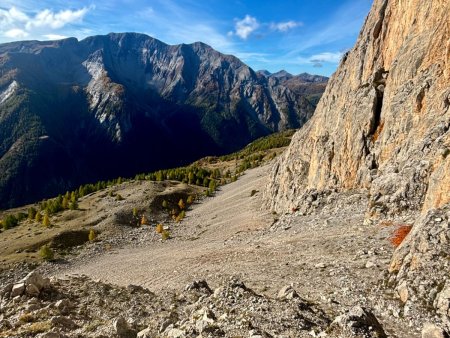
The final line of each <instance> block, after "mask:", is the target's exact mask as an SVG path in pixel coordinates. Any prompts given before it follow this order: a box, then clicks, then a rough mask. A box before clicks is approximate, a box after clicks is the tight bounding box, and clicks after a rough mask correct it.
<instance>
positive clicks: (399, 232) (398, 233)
mask: <svg viewBox="0 0 450 338" xmlns="http://www.w3.org/2000/svg"><path fill="white" fill-rule="evenodd" d="M411 229H412V225H408V224H402V225H400V226H399V227H398V228H397V229H396V230H395V231H394V233H393V234H392V236H391V238H390V242H391V243H392V245H393V246H394V247H398V246H399V245H400V244H401V243H402V242H403V240H404V239H405V237H406V236H407V235H408V234H409V232H410V231H411Z"/></svg>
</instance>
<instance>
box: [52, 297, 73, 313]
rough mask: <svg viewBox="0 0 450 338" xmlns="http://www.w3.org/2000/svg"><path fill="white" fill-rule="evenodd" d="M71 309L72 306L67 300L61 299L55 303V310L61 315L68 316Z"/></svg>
mask: <svg viewBox="0 0 450 338" xmlns="http://www.w3.org/2000/svg"><path fill="white" fill-rule="evenodd" d="M72 307H73V305H72V303H71V302H70V300H68V299H61V300H58V301H57V302H56V303H55V308H57V309H58V311H59V312H60V313H61V314H68V313H69V312H70V309H71V308H72Z"/></svg>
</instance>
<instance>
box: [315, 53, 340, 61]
mask: <svg viewBox="0 0 450 338" xmlns="http://www.w3.org/2000/svg"><path fill="white" fill-rule="evenodd" d="M342 55H343V53H342V52H324V53H320V54H315V55H312V56H311V57H310V58H309V60H310V62H312V63H323V62H330V63H339V61H341V57H342Z"/></svg>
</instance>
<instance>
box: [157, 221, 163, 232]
mask: <svg viewBox="0 0 450 338" xmlns="http://www.w3.org/2000/svg"><path fill="white" fill-rule="evenodd" d="M163 231H164V227H163V225H162V224H161V223H159V224H158V225H157V226H156V232H157V233H158V234H162V232H163Z"/></svg>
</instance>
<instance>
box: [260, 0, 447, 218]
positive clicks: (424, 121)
mask: <svg viewBox="0 0 450 338" xmlns="http://www.w3.org/2000/svg"><path fill="white" fill-rule="evenodd" d="M449 12H450V2H448V1H447V0H430V1H420V0H406V1H393V0H375V1H374V4H373V7H372V9H371V11H370V13H369V15H368V17H367V19H366V22H365V24H364V26H363V28H362V31H361V33H360V35H359V37H358V40H357V42H356V45H355V46H354V48H353V49H352V50H351V51H349V52H348V53H347V54H345V55H344V57H343V59H342V61H341V63H340V65H339V68H338V70H337V71H336V73H335V74H334V75H333V76H332V78H331V79H330V81H329V84H328V86H327V89H326V91H325V93H324V95H323V97H322V99H321V101H320V103H319V105H318V107H317V110H316V112H315V114H314V116H313V118H312V119H311V120H310V121H309V122H308V123H307V124H306V125H305V126H304V127H303V128H302V129H301V130H300V131H299V132H297V133H296V134H295V136H294V138H293V140H292V143H291V146H290V147H289V149H288V150H287V151H286V152H285V154H284V155H283V156H282V157H281V158H280V159H279V160H278V162H277V163H276V164H275V165H274V168H273V170H272V174H271V179H270V182H269V184H268V187H267V189H266V191H265V196H266V201H267V202H266V203H267V206H268V207H270V208H272V209H274V210H276V211H285V210H287V209H291V208H296V207H297V206H298V205H299V204H300V203H301V201H302V199H304V197H305V196H306V195H308V193H309V192H310V191H312V190H314V191H326V190H329V189H355V188H366V189H369V190H370V196H371V198H370V205H369V212H370V216H377V215H380V214H385V215H389V214H394V213H401V212H405V211H408V210H422V211H426V210H428V209H430V208H437V207H440V206H443V205H445V204H447V203H448V202H450V192H449V190H450V189H449V187H450V156H449V153H450V132H449V127H450V108H449V107H450V33H449V31H450V27H449V26H450V23H449V17H448V13H449Z"/></svg>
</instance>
